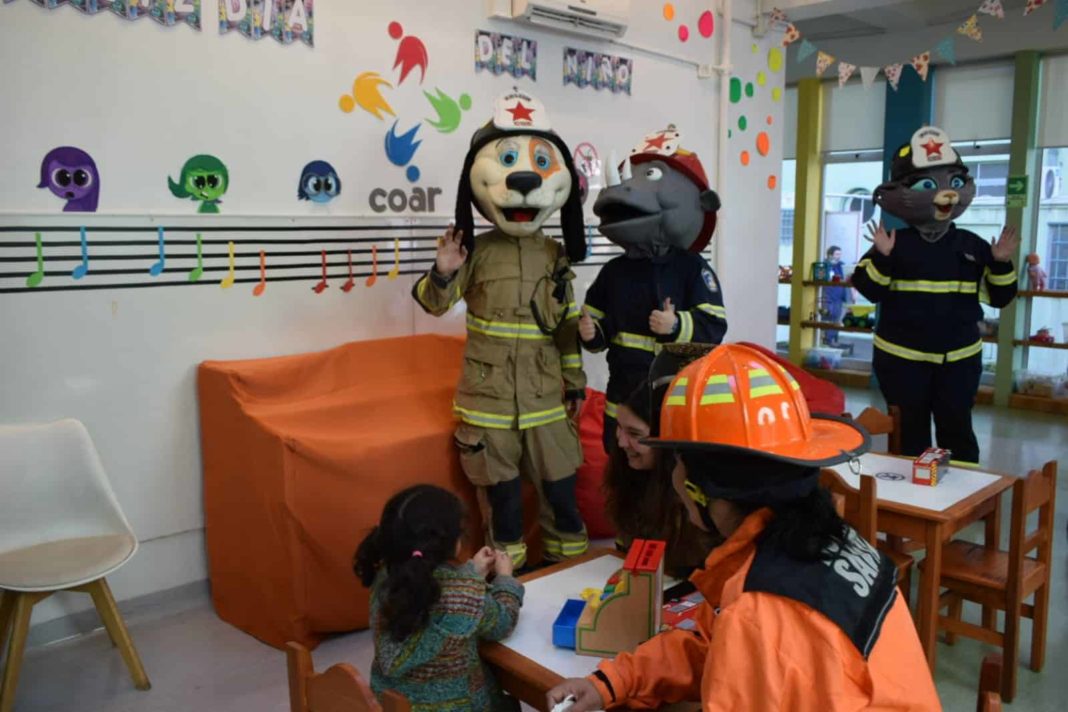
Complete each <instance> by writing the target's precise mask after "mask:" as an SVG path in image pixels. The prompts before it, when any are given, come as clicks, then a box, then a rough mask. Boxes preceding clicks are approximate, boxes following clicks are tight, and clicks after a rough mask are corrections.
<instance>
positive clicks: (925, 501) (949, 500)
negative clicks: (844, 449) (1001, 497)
mask: <svg viewBox="0 0 1068 712" xmlns="http://www.w3.org/2000/svg"><path fill="white" fill-rule="evenodd" d="M832 469H834V470H835V471H836V472H837V473H838V474H840V475H841V476H842V479H844V480H845V481H846V482H847V483H848V484H849V485H850V486H852V487H860V477H859V476H858V475H854V474H853V472H852V471H851V470H850V469H849V463H842V464H841V465H835V466H834V468H832ZM860 471H861V472H862V473H863V474H865V475H874V476H875V477H876V479H878V480H879V482H878V488H877V495H878V499H879V501H880V502H894V503H897V504H907V505H910V506H912V507H920V508H923V509H929V510H932V511H935V512H942V511H945V510H946V509H949V508H950V507H952V506H953V505H955V504H956V503H957V502H960V501H961V500H963V499H966V498H967V497H969V496H971V495H973V494H975V493H976V492H978V491H979V490H981V489H983V488H984V487H986V486H987V485H989V484H991V483H993V482H996V481H997V480H998V479H1000V478H1001V475H996V474H993V473H990V472H984V471H982V470H975V469H972V468H968V467H959V466H956V465H953V466H950V468H949V473H948V474H947V475H946V477H945V479H944V480H941V481H940V482H939V483H938V484H937V485H935V486H933V487H932V486H930V485H916V484H913V483H912V459H911V458H901V457H894V456H892V455H878V454H875V453H870V452H869V453H865V454H864V455H861V456H860ZM902 475H903V476H904V477H903V478H902V479H894V478H895V477H898V478H900V477H901V476H902Z"/></svg>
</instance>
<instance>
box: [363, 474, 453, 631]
mask: <svg viewBox="0 0 1068 712" xmlns="http://www.w3.org/2000/svg"><path fill="white" fill-rule="evenodd" d="M463 521H464V509H463V504H462V503H461V502H460V500H459V498H457V497H456V495H454V494H453V493H451V492H449V491H447V490H444V489H441V488H440V487H434V486H433V485H416V486H415V487H409V488H408V489H406V490H403V491H401V492H398V493H397V494H395V495H393V497H392V499H390V500H389V501H388V502H386V506H385V509H383V510H382V519H381V521H380V522H379V524H378V526H376V527H375V528H374V529H372V530H371V533H370V534H368V535H367V537H366V538H365V539H364V540H363V541H362V542H360V546H359V548H358V549H357V550H356V557H355V561H354V564H353V569H354V570H355V571H356V575H357V576H359V578H360V581H361V582H363V585H364V586H370V585H371V584H372V583H373V582H374V580H375V576H376V575H377V574H378V572H379V570H380V569H382V568H383V567H385V570H386V579H385V581H384V582H383V584H382V590H381V591H380V592H379V595H380V596H381V601H382V603H381V613H382V618H383V623H384V624H385V626H386V630H388V631H389V633H390V635H392V636H393V638H394V639H395V640H404V639H405V638H407V637H408V636H410V635H411V634H412V633H414V632H416V631H418V630H419V629H421V628H424V627H425V626H426V625H427V623H428V622H429V620H430V609H431V608H432V607H433V605H434V604H435V603H437V602H438V599H439V598H440V597H441V586H440V585H438V582H437V580H436V579H435V578H434V569H436V568H437V567H438V566H440V565H441V564H444V563H446V562H448V561H449V560H450V559H452V558H453V557H454V556H455V554H456V542H458V541H459V540H460V536H461V534H462V533H463Z"/></svg>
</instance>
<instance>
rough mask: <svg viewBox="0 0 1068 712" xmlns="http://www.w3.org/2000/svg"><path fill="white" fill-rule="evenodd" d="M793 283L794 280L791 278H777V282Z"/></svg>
mask: <svg viewBox="0 0 1068 712" xmlns="http://www.w3.org/2000/svg"><path fill="white" fill-rule="evenodd" d="M793 283H794V280H792V279H780V280H779V284H793Z"/></svg>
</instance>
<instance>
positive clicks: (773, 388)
mask: <svg viewBox="0 0 1068 712" xmlns="http://www.w3.org/2000/svg"><path fill="white" fill-rule="evenodd" d="M781 395H782V387H780V386H779V384H777V383H776V384H774V385H770V386H760V387H759V388H750V389H749V397H750V398H763V397H764V396H781Z"/></svg>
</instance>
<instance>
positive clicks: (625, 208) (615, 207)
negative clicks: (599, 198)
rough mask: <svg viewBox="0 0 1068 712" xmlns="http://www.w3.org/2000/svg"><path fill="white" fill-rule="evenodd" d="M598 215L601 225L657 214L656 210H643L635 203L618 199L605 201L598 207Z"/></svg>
mask: <svg viewBox="0 0 1068 712" xmlns="http://www.w3.org/2000/svg"><path fill="white" fill-rule="evenodd" d="M597 211H598V217H599V218H601V226H602V227H605V226H609V225H615V224H618V223H623V222H629V221H631V220H638V219H639V218H647V217H650V216H653V215H656V213H655V212H650V211H648V210H643V209H641V208H639V207H637V206H635V205H629V204H627V203H620V202H616V201H611V202H610V201H604V202H602V203H601V204H600V205H599V206H598V207H597Z"/></svg>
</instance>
